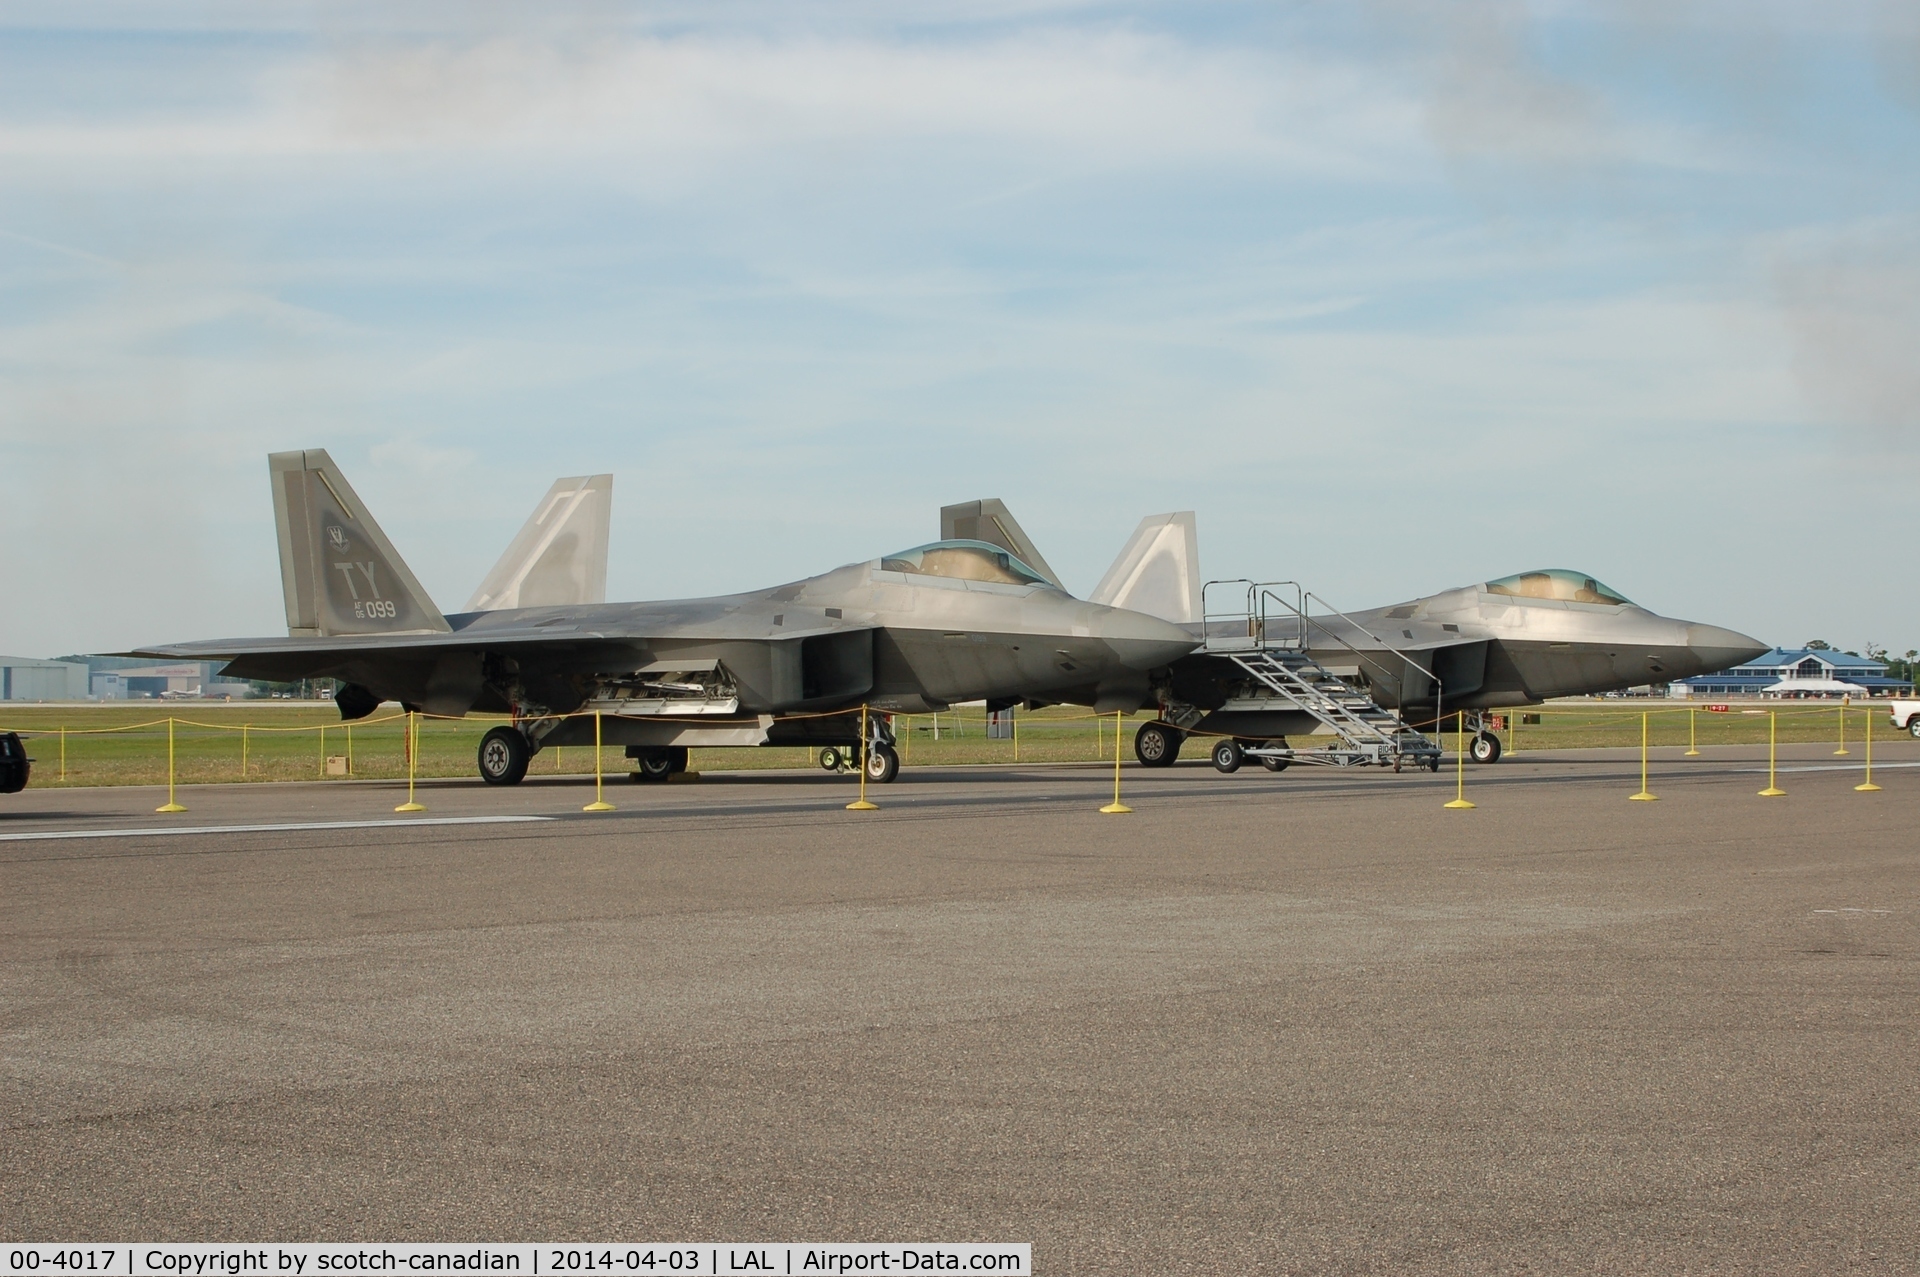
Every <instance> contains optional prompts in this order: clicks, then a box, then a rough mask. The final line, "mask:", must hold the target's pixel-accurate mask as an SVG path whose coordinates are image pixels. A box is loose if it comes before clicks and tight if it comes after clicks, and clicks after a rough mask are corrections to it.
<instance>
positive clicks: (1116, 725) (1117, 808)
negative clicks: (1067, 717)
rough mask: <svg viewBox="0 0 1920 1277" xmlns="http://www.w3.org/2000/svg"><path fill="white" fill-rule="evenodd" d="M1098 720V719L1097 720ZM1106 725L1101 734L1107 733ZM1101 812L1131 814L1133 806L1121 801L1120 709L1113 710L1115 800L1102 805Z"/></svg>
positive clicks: (1106, 813) (1102, 727)
mask: <svg viewBox="0 0 1920 1277" xmlns="http://www.w3.org/2000/svg"><path fill="white" fill-rule="evenodd" d="M1096 721H1097V720H1096ZM1106 734H1107V733H1106V728H1105V725H1104V724H1102V725H1101V731H1100V735H1101V736H1102V737H1104V736H1105V735H1106ZM1100 810H1101V812H1102V813H1104V814H1105V815H1108V816H1130V815H1132V814H1133V808H1131V807H1129V806H1127V805H1126V804H1125V803H1123V802H1121V801H1120V711H1119V710H1115V711H1113V801H1112V802H1110V803H1108V804H1107V805H1106V806H1105V807H1102V808H1101V809H1100Z"/></svg>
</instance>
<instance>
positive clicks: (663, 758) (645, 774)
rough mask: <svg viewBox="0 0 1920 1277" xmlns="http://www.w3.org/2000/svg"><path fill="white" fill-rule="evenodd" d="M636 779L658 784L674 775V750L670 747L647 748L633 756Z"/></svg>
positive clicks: (634, 776)
mask: <svg viewBox="0 0 1920 1277" xmlns="http://www.w3.org/2000/svg"><path fill="white" fill-rule="evenodd" d="M633 765H634V768H635V770H634V773H633V778H634V780H636V781H641V782H646V783H649V784H658V783H660V782H661V781H663V780H665V779H666V778H667V777H669V776H671V775H673V772H674V767H673V751H672V750H670V749H645V750H641V751H640V752H639V753H638V754H635V755H634V757H633Z"/></svg>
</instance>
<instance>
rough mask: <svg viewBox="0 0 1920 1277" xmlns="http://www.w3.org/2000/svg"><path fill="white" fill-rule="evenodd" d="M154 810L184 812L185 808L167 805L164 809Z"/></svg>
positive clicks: (176, 804) (156, 809)
mask: <svg viewBox="0 0 1920 1277" xmlns="http://www.w3.org/2000/svg"><path fill="white" fill-rule="evenodd" d="M154 810H155V811H185V810H186V808H185V807H182V806H181V805H180V804H179V803H168V804H167V805H166V806H165V807H155V808H154Z"/></svg>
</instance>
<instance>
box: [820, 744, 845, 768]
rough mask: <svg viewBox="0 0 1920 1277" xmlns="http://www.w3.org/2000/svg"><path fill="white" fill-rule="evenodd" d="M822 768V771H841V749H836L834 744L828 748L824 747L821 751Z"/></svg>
mask: <svg viewBox="0 0 1920 1277" xmlns="http://www.w3.org/2000/svg"><path fill="white" fill-rule="evenodd" d="M820 768H821V770H822V771H830V772H837V771H839V770H840V751H839V750H838V749H835V748H834V747H833V746H832V745H828V746H827V747H826V748H824V749H822V750H821V751H820Z"/></svg>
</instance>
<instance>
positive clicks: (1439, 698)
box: [1279, 590, 1445, 731]
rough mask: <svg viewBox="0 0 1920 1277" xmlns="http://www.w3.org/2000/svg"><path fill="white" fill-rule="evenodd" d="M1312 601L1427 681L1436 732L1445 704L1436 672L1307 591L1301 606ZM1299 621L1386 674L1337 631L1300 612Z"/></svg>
mask: <svg viewBox="0 0 1920 1277" xmlns="http://www.w3.org/2000/svg"><path fill="white" fill-rule="evenodd" d="M1315 600H1318V601H1319V603H1320V604H1321V606H1323V607H1325V608H1326V609H1327V611H1329V612H1331V613H1333V614H1334V615H1335V616H1337V617H1339V618H1340V619H1341V620H1343V621H1345V622H1346V623H1347V624H1348V625H1351V626H1352V627H1353V628H1354V629H1356V630H1359V631H1360V632H1361V633H1362V634H1364V635H1366V636H1367V637H1368V638H1370V639H1372V640H1373V641H1374V642H1376V643H1378V644H1379V645H1380V646H1381V647H1384V648H1385V649H1387V651H1389V652H1392V653H1393V654H1394V655H1395V656H1397V657H1399V658H1400V659H1401V660H1402V661H1405V662H1406V664H1407V668H1409V669H1412V670H1417V671H1419V672H1420V673H1421V674H1424V675H1426V676H1427V677H1428V678H1430V679H1432V680H1433V705H1434V709H1433V721H1434V728H1435V730H1436V731H1437V730H1438V729H1439V724H1440V706H1441V705H1442V704H1444V703H1445V691H1444V689H1443V687H1442V686H1441V681H1440V672H1439V671H1438V670H1430V669H1428V668H1427V667H1426V666H1424V665H1422V664H1420V662H1418V661H1416V660H1414V659H1413V658H1412V657H1411V656H1408V655H1407V654H1406V653H1405V652H1403V651H1401V650H1400V649H1399V648H1397V647H1395V646H1394V645H1393V644H1391V643H1389V642H1387V641H1386V640H1385V639H1383V638H1381V637H1380V636H1379V635H1378V634H1375V633H1374V632H1373V631H1372V630H1370V629H1368V628H1367V627H1366V626H1364V625H1362V624H1360V622H1358V621H1356V620H1354V619H1353V618H1352V617H1350V616H1348V615H1347V614H1346V613H1345V612H1342V611H1341V610H1340V609H1339V608H1337V607H1335V606H1334V605H1333V604H1331V603H1329V602H1327V601H1326V600H1325V599H1323V598H1320V596H1319V595H1317V594H1315V593H1314V592H1313V591H1311V590H1308V591H1306V592H1305V596H1304V599H1303V603H1310V602H1313V601H1315ZM1279 603H1280V606H1282V607H1285V606H1286V605H1287V601H1286V600H1285V599H1280V600H1279ZM1300 619H1301V623H1302V626H1303V628H1305V629H1314V628H1317V629H1319V631H1320V632H1321V633H1322V634H1325V635H1327V636H1328V637H1329V638H1331V639H1333V640H1334V641H1335V642H1337V643H1339V644H1340V645H1341V646H1342V647H1344V648H1346V649H1347V650H1348V651H1349V652H1352V653H1353V654H1354V655H1355V656H1357V657H1359V658H1360V663H1361V664H1363V665H1371V666H1373V667H1374V668H1375V669H1377V670H1379V671H1380V672H1381V673H1382V674H1384V673H1386V672H1387V670H1386V667H1384V666H1382V665H1381V664H1380V663H1379V662H1378V661H1375V660H1372V659H1371V658H1369V657H1368V656H1367V654H1366V653H1365V652H1363V651H1361V650H1360V649H1359V648H1357V647H1355V646H1354V645H1353V644H1352V643H1349V642H1348V641H1347V640H1346V639H1345V638H1344V637H1342V636H1341V635H1340V634H1339V632H1338V631H1336V630H1333V629H1331V628H1330V627H1328V626H1325V625H1318V626H1316V625H1315V623H1314V620H1313V618H1312V616H1310V615H1307V614H1306V613H1304V612H1303V613H1302V614H1301V617H1300ZM1409 726H1411V725H1409Z"/></svg>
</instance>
